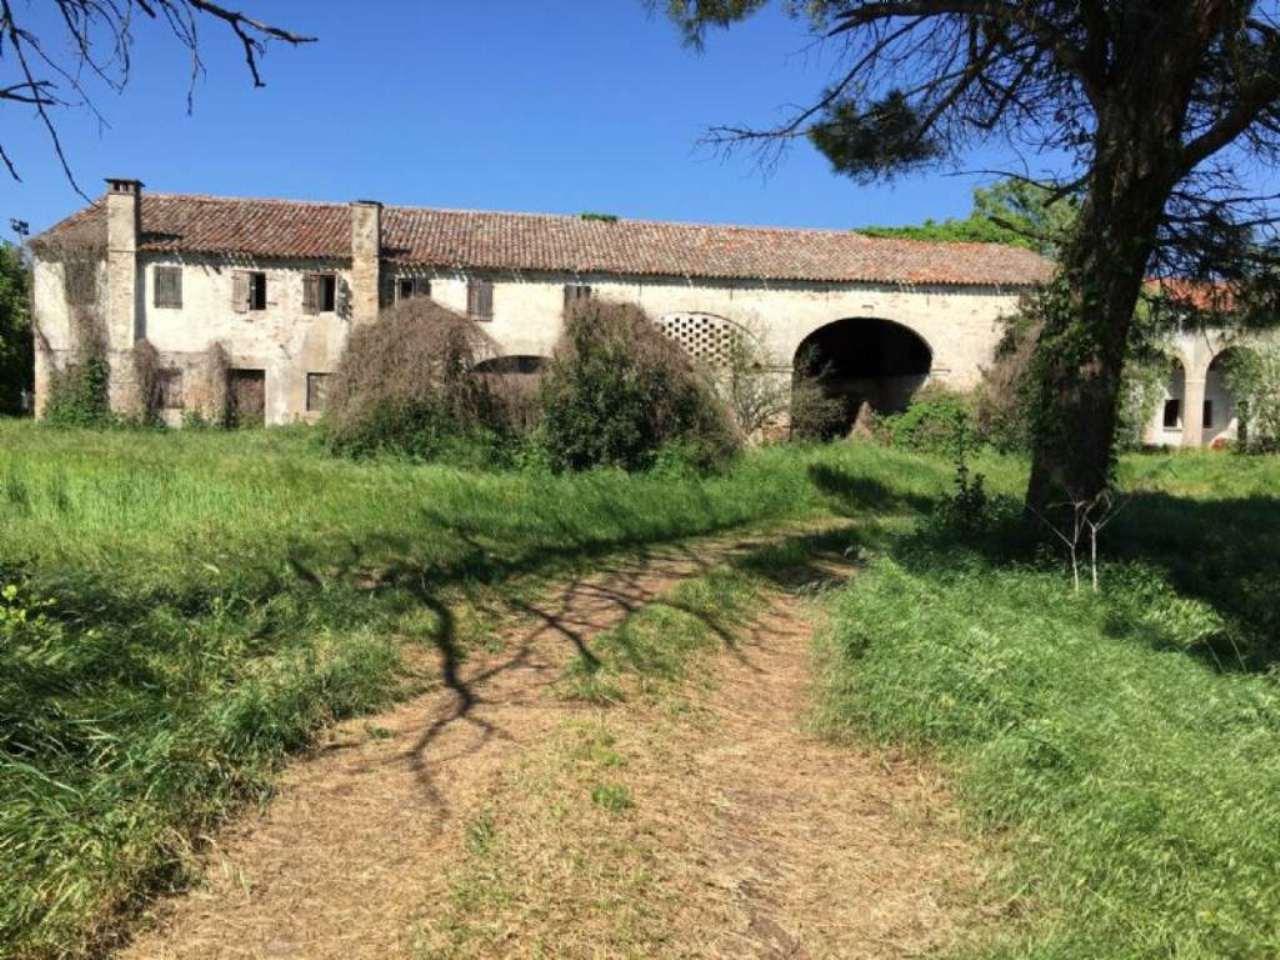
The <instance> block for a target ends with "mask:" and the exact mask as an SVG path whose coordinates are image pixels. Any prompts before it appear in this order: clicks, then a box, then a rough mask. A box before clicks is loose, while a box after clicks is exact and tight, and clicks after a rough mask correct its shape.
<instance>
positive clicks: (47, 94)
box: [0, 0, 316, 199]
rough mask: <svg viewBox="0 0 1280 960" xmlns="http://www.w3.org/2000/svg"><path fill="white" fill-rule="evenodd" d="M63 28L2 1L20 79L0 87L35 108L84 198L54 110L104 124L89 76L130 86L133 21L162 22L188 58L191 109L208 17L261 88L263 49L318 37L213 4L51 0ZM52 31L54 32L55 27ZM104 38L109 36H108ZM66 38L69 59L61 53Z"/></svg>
mask: <svg viewBox="0 0 1280 960" xmlns="http://www.w3.org/2000/svg"><path fill="white" fill-rule="evenodd" d="M53 2H54V4H55V5H56V8H57V11H58V18H59V22H60V25H61V28H62V29H61V35H59V36H58V37H57V39H58V41H60V42H59V43H54V42H53V41H52V40H51V39H50V38H49V37H40V36H37V35H36V34H35V33H33V32H31V31H30V30H27V29H24V28H23V27H22V26H21V25H20V24H19V23H18V21H17V18H16V17H15V14H14V4H13V3H12V2H11V0H0V64H3V62H4V61H3V59H2V58H3V55H4V54H5V53H9V54H11V58H12V62H13V64H14V70H15V72H16V74H17V79H16V82H13V81H9V82H6V83H5V84H4V85H3V86H0V102H9V103H13V104H21V105H24V106H27V107H31V108H33V109H34V110H35V114H36V117H37V118H38V119H39V121H40V124H41V126H43V127H44V129H45V132H46V133H47V134H48V136H49V139H50V142H51V144H52V146H53V152H54V155H55V156H56V157H57V159H58V162H59V164H60V165H61V167H62V171H63V174H64V175H65V176H66V178H67V181H68V183H70V184H71V186H72V188H73V189H74V190H75V191H76V192H77V193H79V194H80V196H82V197H86V199H87V196H86V194H85V192H84V191H83V190H82V189H81V188H80V185H79V183H78V182H77V181H76V179H75V176H74V174H73V173H72V170H71V166H70V163H69V162H68V158H67V155H66V152H65V150H64V149H63V143H62V139H61V137H60V136H59V133H58V128H57V125H56V123H55V121H54V116H53V113H52V112H51V111H52V110H53V109H54V108H56V107H63V106H68V105H73V104H74V105H79V106H83V107H86V108H87V109H89V110H90V111H91V112H92V113H93V115H94V116H95V117H96V118H97V119H98V121H99V122H100V123H103V124H105V123H106V120H105V118H104V117H103V116H102V114H101V113H100V112H99V111H98V109H97V106H96V104H95V102H94V98H93V96H92V95H91V94H90V92H89V90H88V89H86V87H85V82H87V81H86V78H88V80H96V81H97V82H99V83H102V84H104V85H105V86H106V87H107V88H108V89H109V90H111V91H112V92H114V93H119V92H121V91H122V90H123V89H124V88H125V86H126V85H127V83H128V81H129V75H130V69H131V65H132V59H131V58H132V50H133V44H134V38H133V33H132V24H133V19H134V16H135V15H136V14H138V13H141V14H142V15H144V16H146V17H149V18H151V19H153V20H159V19H163V20H164V22H165V23H167V25H168V27H169V30H170V32H171V33H172V35H173V37H174V38H175V39H176V40H177V41H178V42H179V43H180V44H181V45H182V46H183V47H185V48H186V49H187V50H189V51H190V53H191V78H190V85H189V87H188V90H187V110H188V112H190V110H191V108H192V103H193V98H194V91H195V83H196V80H197V79H198V78H199V77H200V76H201V75H202V74H203V72H204V66H203V63H202V62H201V59H200V51H199V36H198V30H197V27H198V20H199V17H201V16H207V17H210V18H212V19H214V20H216V21H218V22H220V23H222V24H224V25H225V26H226V27H228V28H229V29H230V31H231V32H232V34H233V35H234V36H235V37H236V39H237V40H238V41H239V42H240V45H241V47H242V48H243V50H244V57H245V62H246V64H247V66H248V69H249V75H250V77H251V79H252V81H253V85H254V86H255V87H261V86H264V81H263V79H262V74H261V71H260V69H259V58H260V57H261V56H262V54H263V53H264V52H265V50H266V44H267V43H268V42H269V41H271V40H278V41H281V42H283V43H287V44H290V45H292V46H299V45H302V44H306V43H313V42H315V39H316V38H315V37H310V36H306V35H303V34H301V33H295V32H294V31H291V30H287V29H284V28H283V27H278V26H275V25H273V24H270V23H266V22H264V21H262V20H259V19H257V18H255V17H253V16H251V15H249V14H246V13H243V12H240V11H237V10H231V9H229V8H228V7H226V6H224V5H223V4H221V3H217V2H213V0H53ZM55 32H57V31H56V29H55ZM104 35H105V36H104ZM61 41H65V46H66V47H67V48H68V49H69V50H70V54H69V55H61V54H56V53H54V51H57V50H59V48H60V47H61V46H62V43H61ZM0 157H3V160H4V164H5V166H6V168H7V169H8V171H9V174H10V176H12V177H14V178H15V179H18V172H17V167H16V165H15V164H14V163H13V162H12V159H11V157H10V156H9V155H8V154H7V153H3V152H2V151H0Z"/></svg>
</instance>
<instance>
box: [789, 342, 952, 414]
mask: <svg viewBox="0 0 1280 960" xmlns="http://www.w3.org/2000/svg"><path fill="white" fill-rule="evenodd" d="M932 366H933V351H932V350H931V349H930V348H929V345H928V344H927V343H925V341H924V339H923V338H922V337H921V336H920V335H919V334H917V333H916V332H915V331H913V330H911V329H910V328H908V327H904V326H903V325H902V324H900V323H894V322H893V321H892V320H879V319H874V318H866V317H854V318H849V319H845V320H837V321H835V322H834V323H829V324H827V325H826V326H825V327H819V328H818V329H817V330H815V331H814V332H813V333H811V334H809V336H807V337H805V338H804V340H802V341H801V342H800V346H799V348H798V349H797V350H796V355H795V361H794V370H795V373H796V376H806V375H807V376H814V377H817V378H818V380H819V382H820V383H821V384H822V388H823V390H824V391H825V392H826V394H827V395H828V396H832V397H838V398H840V399H841V400H842V401H843V405H844V418H843V421H842V423H841V424H840V425H838V426H837V427H836V431H837V432H840V433H847V432H848V431H849V429H850V428H851V427H852V426H853V423H854V421H855V420H856V418H857V416H858V411H859V410H860V409H861V408H862V405H863V404H864V403H866V404H868V405H869V406H870V408H871V409H872V410H873V411H875V412H877V413H895V412H898V411H901V410H904V409H906V406H907V404H908V403H909V402H910V401H911V397H912V396H913V395H914V394H915V392H916V391H917V390H919V389H920V388H921V387H922V386H923V385H924V383H925V381H926V380H928V379H929V370H930V368H931V367H932Z"/></svg>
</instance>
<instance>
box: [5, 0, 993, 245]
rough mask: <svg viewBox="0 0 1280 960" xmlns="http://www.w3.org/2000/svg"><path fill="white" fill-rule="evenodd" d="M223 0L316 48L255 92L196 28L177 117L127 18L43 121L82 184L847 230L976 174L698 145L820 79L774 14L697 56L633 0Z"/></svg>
mask: <svg viewBox="0 0 1280 960" xmlns="http://www.w3.org/2000/svg"><path fill="white" fill-rule="evenodd" d="M235 6H239V7H242V8H244V9H246V10H248V11H250V12H253V13H256V14H258V15H259V16H261V17H263V18H265V19H268V20H270V21H272V22H274V23H277V24H279V25H283V26H287V27H289V28H292V29H295V30H298V31H300V32H305V33H309V34H314V35H316V36H318V37H319V38H320V39H319V42H318V43H316V44H314V45H311V46H307V47H304V48H301V49H296V50H295V49H291V48H288V47H286V46H284V45H281V44H278V43H276V44H273V45H272V46H271V48H270V49H269V51H268V54H267V56H266V58H265V60H264V62H263V72H264V77H265V80H266V82H267V86H266V88H265V89H259V90H254V89H253V88H252V86H251V84H250V80H249V75H248V73H247V70H246V69H245V67H244V63H243V59H242V53H241V50H240V48H239V46H238V44H237V43H236V42H235V40H234V38H233V37H232V36H231V35H230V34H229V32H228V31H226V30H224V29H220V28H219V26H218V25H217V24H215V23H213V22H207V21H206V22H203V24H202V26H203V30H202V55H203V58H204V60H205V62H206V66H207V68H208V75H207V77H206V78H205V79H204V81H203V82H200V83H199V84H198V85H197V89H196V95H195V110H194V113H193V114H192V115H190V116H188V115H187V113H186V87H187V76H188V73H189V69H190V64H189V61H188V59H187V58H186V57H185V55H184V52H183V50H182V48H181V47H180V46H179V45H178V44H177V43H176V42H175V41H173V40H171V39H170V38H168V37H167V36H165V34H164V28H163V27H161V26H158V25H153V24H146V23H143V24H140V25H139V26H138V28H137V29H136V31H135V32H136V35H137V45H136V48H135V51H134V61H135V62H134V68H133V73H132V76H131V78H130V81H129V84H128V86H127V88H126V89H125V91H124V92H123V94H120V95H116V94H115V93H113V92H112V91H110V90H107V89H105V88H103V87H101V86H99V87H96V88H93V89H94V90H95V93H96V95H97V96H96V99H97V104H98V106H99V107H100V109H101V110H102V113H103V114H104V116H105V118H106V120H107V122H108V123H109V126H108V127H105V128H101V129H100V128H99V125H98V123H97V121H96V120H95V119H94V118H93V117H92V116H91V115H90V114H88V113H87V112H86V111H83V110H69V111H63V112H61V113H60V114H59V115H58V119H59V122H60V125H61V129H62V132H63V134H64V138H65V143H66V147H67V150H68V153H69V156H70V159H71V162H72V165H73V168H74V170H75V173H76V174H77V176H78V177H79V179H80V180H81V183H82V185H83V186H84V188H85V190H86V191H87V192H88V193H89V194H90V195H91V196H97V195H98V194H99V193H101V190H102V178H103V177H104V176H122V177H136V178H138V179H141V180H143V181H144V182H145V183H146V185H147V188H148V189H152V190H158V191H165V192H192V193H210V194H227V195H239V196H278V197H293V198H303V199H320V200H337V201H345V200H350V199H355V198H369V199H376V200H381V201H383V202H385V203H400V204H414V205H423V206H443V207H461V208H479V209H492V210H527V211H544V212H560V213H579V212H583V211H588V210H590V211H597V212H604V213H614V214H618V215H621V216H625V217H643V218H656V219H671V220H685V221H700V222H717V223H751V224H779V225H786V226H817V227H836V228H843V227H854V226H859V225H865V224H872V223H878V224H898V223H912V222H918V221H920V220H923V219H925V218H926V217H934V218H939V219H940V218H943V217H946V216H950V215H958V216H963V215H964V214H966V213H967V212H968V209H969V197H970V193H971V191H972V188H973V186H974V185H975V184H976V183H981V182H984V181H985V180H987V179H990V177H974V176H950V175H947V172H944V171H935V172H933V173H930V174H928V175H924V176H920V177H914V178H910V179H907V180H903V181H900V182H898V183H897V184H896V185H894V186H892V187H875V188H867V187H860V186H858V185H856V184H854V183H852V182H851V181H849V180H847V179H844V178H840V177H837V176H835V175H833V174H832V173H831V172H830V171H829V168H828V165H827V163H826V161H825V160H824V159H823V158H822V157H821V156H820V155H818V154H817V153H815V152H814V151H813V150H812V149H811V148H810V147H809V146H808V145H807V144H801V145H798V146H797V147H796V148H795V149H794V150H792V151H791V152H790V153H789V154H788V155H787V157H786V158H785V160H784V161H783V163H782V164H781V165H780V166H779V167H778V168H777V169H776V170H775V171H774V172H773V173H772V174H771V175H769V176H764V175H763V173H762V170H761V168H760V166H759V164H758V163H757V162H756V161H755V160H754V159H753V158H752V157H751V156H750V155H748V154H745V153H744V154H740V155H736V156H733V157H731V158H729V159H725V158H723V157H719V156H717V155H715V154H713V153H711V152H710V151H708V150H707V149H705V148H700V147H699V146H698V140H699V137H700V136H701V135H702V133H703V132H704V131H705V129H706V128H707V127H708V126H709V125H711V124H714V123H728V122H754V123H766V122H768V121H770V120H771V119H775V118H776V117H778V116H780V115H781V111H782V110H783V109H784V108H785V107H786V106H787V105H788V104H796V103H800V102H802V101H806V100H807V99H809V98H812V97H813V96H814V94H815V93H817V92H819V91H820V90H821V88H822V86H823V84H824V82H825V81H826V80H827V79H828V77H829V74H830V70H831V68H832V63H833V57H832V56H831V53H830V51H826V52H825V55H824V51H823V50H822V49H821V48H814V47H813V46H812V43H811V40H810V38H809V37H808V35H807V34H806V32H805V25H804V24H802V23H798V22H796V21H792V20H789V19H787V18H786V17H784V16H783V15H782V14H781V13H779V12H776V11H769V12H766V13H765V14H763V15H761V16H759V17H757V18H756V19H754V20H752V21H750V22H749V23H747V24H745V25H742V26H739V27H736V28H735V29H733V30H730V31H728V32H723V33H716V34H713V35H712V36H711V37H710V38H709V43H708V44H707V49H706V50H705V52H702V53H697V52H695V51H692V50H689V49H688V48H686V47H684V46H682V44H681V42H680V38H679V36H678V35H677V32H676V30H675V28H674V27H673V26H672V25H671V24H670V23H669V22H668V21H666V20H665V19H663V18H662V17H661V16H651V15H650V14H649V13H648V12H647V11H646V9H645V7H644V5H643V3H642V2H641V0H535V2H528V0H471V2H469V3H468V2H446V0H363V2H359V0H356V2H348V0H241V2H240V3H239V4H236V5H235ZM52 7H53V5H52V4H49V3H46V2H44V0H17V3H16V5H15V12H16V13H18V15H19V16H20V17H23V18H25V19H26V23H25V24H24V25H25V26H27V27H28V28H29V29H34V30H36V31H40V30H42V29H43V30H49V29H50V28H51V27H53V26H54V24H53V23H52V18H53V10H52ZM49 35H50V36H52V35H53V34H49ZM2 113H3V118H4V123H3V127H2V128H0V129H2V130H3V138H4V144H5V147H6V148H7V149H8V151H9V153H10V154H11V155H12V156H13V158H14V160H15V162H16V163H17V164H18V166H19V169H20V173H21V174H22V176H23V180H24V182H22V183H14V182H12V181H10V180H8V179H7V178H3V179H0V227H3V228H6V229H5V232H6V234H7V224H8V218H9V217H19V218H22V219H25V220H28V221H29V222H30V223H31V225H32V227H33V229H34V230H35V231H38V230H40V229H43V228H44V227H46V226H48V225H50V224H51V223H53V222H54V221H56V220H57V219H59V218H60V217H62V216H64V215H65V214H67V213H69V212H70V211H72V210H73V209H75V208H76V207H78V206H80V205H81V203H82V201H81V200H80V199H79V198H78V197H77V196H76V195H75V194H74V192H73V191H72V190H71V188H70V187H69V186H68V185H67V183H66V181H65V179H64V178H63V176H62V174H61V172H60V170H59V169H58V167H57V165H56V163H55V162H54V160H53V156H52V153H51V152H50V150H49V146H48V142H47V138H46V136H45V134H44V133H43V132H42V130H41V129H40V128H39V127H38V126H37V124H36V123H35V121H34V120H33V119H31V118H29V117H28V116H27V115H26V113H25V111H23V110H19V109H16V108H15V107H13V106H12V105H7V106H5V107H4V109H3V111H2ZM990 165H993V163H992V162H991V161H990V160H989V159H988V160H985V161H984V159H983V158H982V157H971V158H969V160H968V161H967V163H966V166H968V167H972V168H979V167H983V166H990Z"/></svg>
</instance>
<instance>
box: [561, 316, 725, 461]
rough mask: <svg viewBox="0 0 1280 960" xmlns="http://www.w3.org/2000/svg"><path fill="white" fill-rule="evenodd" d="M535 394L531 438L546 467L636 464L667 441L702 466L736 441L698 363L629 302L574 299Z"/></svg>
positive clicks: (651, 456)
mask: <svg viewBox="0 0 1280 960" xmlns="http://www.w3.org/2000/svg"><path fill="white" fill-rule="evenodd" d="M541 399H542V409H543V420H542V427H541V430H540V436H541V441H542V444H543V446H544V448H545V450H546V453H547V457H548V460H549V462H550V465H551V467H552V468H553V469H555V470H585V469H589V468H591V467H598V466H613V467H622V468H623V469H626V470H640V469H644V468H647V467H650V466H652V465H653V463H654V461H655V458H656V457H657V455H658V452H659V451H660V450H661V449H662V448H663V447H665V446H667V445H669V444H676V443H678V444H681V445H682V446H683V447H684V448H685V450H686V451H687V452H688V454H689V455H690V456H691V457H692V458H693V459H694V461H695V462H696V463H697V464H698V465H699V466H701V467H704V468H705V467H710V466H713V465H716V464H720V463H723V462H724V461H726V460H727V459H728V458H729V457H731V456H732V455H733V454H734V453H735V452H736V451H737V450H738V448H739V446H740V439H739V436H738V433H737V431H736V430H735V429H734V426H733V423H732V421H731V418H730V414H729V411H728V409H727V408H726V406H725V404H724V403H723V402H722V401H721V399H720V398H719V397H718V396H717V394H716V391H715V389H714V387H713V385H712V382H711V378H710V376H709V374H708V373H707V371H705V370H703V369H702V368H700V367H699V366H698V365H697V364H696V363H695V362H694V361H693V359H692V358H691V357H690V356H689V355H688V354H687V353H686V352H685V351H684V349H683V348H682V347H680V345H679V344H677V343H676V342H675V341H673V340H671V339H669V338H668V337H667V336H666V335H665V334H664V333H663V332H662V331H661V330H660V329H658V327H657V326H656V325H655V324H654V323H653V322H652V321H651V320H650V319H649V317H648V316H646V315H645V313H644V311H643V310H641V309H640V308H639V307H636V306H633V305H629V304H619V303H608V302H604V301H600V300H587V301H584V302H581V303H579V304H578V305H577V306H575V308H574V309H573V310H572V311H571V312H570V314H569V316H568V317H567V318H566V320H565V332H564V335H563V337H562V338H561V342H560V345H559V346H558V347H557V348H556V352H555V356H554V357H553V358H552V361H551V364H550V366H549V367H548V369H547V373H546V375H545V377H544V378H543V381H542V390H541Z"/></svg>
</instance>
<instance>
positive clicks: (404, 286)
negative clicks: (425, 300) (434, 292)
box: [396, 277, 431, 300]
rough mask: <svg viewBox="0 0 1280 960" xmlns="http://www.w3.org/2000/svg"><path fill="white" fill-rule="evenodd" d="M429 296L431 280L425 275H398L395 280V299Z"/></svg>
mask: <svg viewBox="0 0 1280 960" xmlns="http://www.w3.org/2000/svg"><path fill="white" fill-rule="evenodd" d="M429 296H431V281H430V280H428V279H427V278H426V277H400V278H399V279H398V280H396V299H397V300H412V299H413V298H414V297H429Z"/></svg>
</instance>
